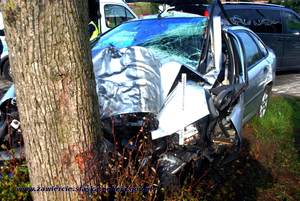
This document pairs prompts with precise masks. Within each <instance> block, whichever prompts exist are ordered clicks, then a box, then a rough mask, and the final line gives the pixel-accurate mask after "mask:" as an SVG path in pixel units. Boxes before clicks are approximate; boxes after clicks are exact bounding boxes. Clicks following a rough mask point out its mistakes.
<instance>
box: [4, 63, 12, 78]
mask: <svg viewBox="0 0 300 201" xmlns="http://www.w3.org/2000/svg"><path fill="white" fill-rule="evenodd" d="M3 74H4V76H5V78H6V79H7V80H9V81H11V82H12V81H13V79H12V74H11V68H10V64H9V60H7V61H6V62H5V63H4V65H3Z"/></svg>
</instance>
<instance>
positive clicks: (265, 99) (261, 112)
mask: <svg viewBox="0 0 300 201" xmlns="http://www.w3.org/2000/svg"><path fill="white" fill-rule="evenodd" d="M270 92H271V86H270V85H267V86H266V87H265V90H264V93H263V95H262V98H261V101H260V104H259V108H258V110H257V112H256V117H257V118H263V117H264V116H265V115H266V112H267V108H268V104H269V99H270Z"/></svg>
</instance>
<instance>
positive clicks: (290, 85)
mask: <svg viewBox="0 0 300 201" xmlns="http://www.w3.org/2000/svg"><path fill="white" fill-rule="evenodd" d="M11 85H12V82H10V81H8V80H6V79H5V77H4V76H3V75H2V76H0V98H2V96H3V95H4V94H5V92H6V91H7V90H8V89H9V87H10V86H11ZM272 91H273V94H280V95H283V96H287V97H300V70H294V71H282V72H277V73H276V79H275V84H274V86H273V89H272Z"/></svg>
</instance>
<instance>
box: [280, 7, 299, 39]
mask: <svg viewBox="0 0 300 201" xmlns="http://www.w3.org/2000/svg"><path fill="white" fill-rule="evenodd" d="M284 17H285V20H286V27H287V31H286V32H287V33H288V34H294V35H299V34H300V19H299V17H297V16H296V15H295V14H293V13H289V12H286V13H285V14H284Z"/></svg>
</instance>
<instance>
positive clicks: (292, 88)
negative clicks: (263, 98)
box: [272, 70, 300, 97]
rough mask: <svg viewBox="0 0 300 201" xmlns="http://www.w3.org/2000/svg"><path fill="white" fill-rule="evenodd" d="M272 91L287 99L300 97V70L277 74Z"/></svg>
mask: <svg viewBox="0 0 300 201" xmlns="http://www.w3.org/2000/svg"><path fill="white" fill-rule="evenodd" d="M272 91H273V93H274V94H280V95H283V96H287V97H300V70H293V71H282V72H277V73H276V78H275V85H274V86H273V89H272Z"/></svg>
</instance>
